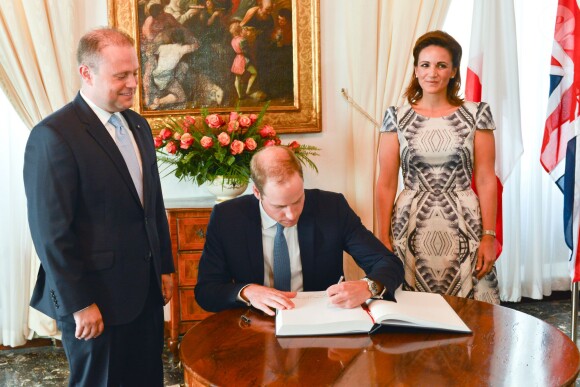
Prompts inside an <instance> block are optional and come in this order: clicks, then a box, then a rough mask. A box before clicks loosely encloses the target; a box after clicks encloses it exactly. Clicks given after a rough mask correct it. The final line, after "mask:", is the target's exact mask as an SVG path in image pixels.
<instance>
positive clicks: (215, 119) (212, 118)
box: [205, 114, 224, 129]
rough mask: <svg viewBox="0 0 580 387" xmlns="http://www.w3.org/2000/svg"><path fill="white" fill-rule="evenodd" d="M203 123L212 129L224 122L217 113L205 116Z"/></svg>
mask: <svg viewBox="0 0 580 387" xmlns="http://www.w3.org/2000/svg"><path fill="white" fill-rule="evenodd" d="M205 123H206V124H207V126H209V127H210V128H212V129H217V128H219V127H221V126H222V125H223V124H224V120H222V118H221V117H220V116H219V115H217V114H210V115H209V116H207V117H205Z"/></svg>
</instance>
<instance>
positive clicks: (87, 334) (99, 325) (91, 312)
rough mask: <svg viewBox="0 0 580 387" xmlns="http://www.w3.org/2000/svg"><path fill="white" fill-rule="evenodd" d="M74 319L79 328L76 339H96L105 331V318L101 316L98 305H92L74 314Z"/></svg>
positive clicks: (76, 331)
mask: <svg viewBox="0 0 580 387" xmlns="http://www.w3.org/2000/svg"><path fill="white" fill-rule="evenodd" d="M73 317H74V319H75V324H76V326H77V329H76V330H75V337H76V338H77V339H79V340H82V339H84V340H90V339H96V338H97V337H99V336H100V335H101V333H103V330H104V329H105V324H104V323H103V316H101V311H100V310H99V307H98V306H97V304H92V305H90V306H89V307H87V308H85V309H82V310H79V311H78V312H74V313H73Z"/></svg>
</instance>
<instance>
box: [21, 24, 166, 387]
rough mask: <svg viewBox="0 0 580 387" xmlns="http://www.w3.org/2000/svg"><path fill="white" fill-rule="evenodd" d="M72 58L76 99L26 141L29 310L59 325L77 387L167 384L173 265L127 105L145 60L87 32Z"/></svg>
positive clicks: (146, 130)
mask: <svg viewBox="0 0 580 387" xmlns="http://www.w3.org/2000/svg"><path fill="white" fill-rule="evenodd" d="M77 60H78V63H79V72H80V75H81V82H82V86H81V90H80V93H79V94H78V95H77V96H76V98H75V99H74V100H73V101H72V102H71V103H69V104H67V105H66V106H64V107H63V108H62V109H60V110H58V111H56V112H55V113H53V114H51V115H49V116H48V117H46V118H45V119H43V120H42V121H41V122H40V123H38V124H37V125H36V126H35V127H34V128H33V130H32V132H31V134H30V138H29V140H28V143H27V146H26V153H25V163H24V184H25V189H26V196H27V200H28V220H29V225H30V230H31V233H32V239H33V241H34V246H35V248H36V250H37V252H38V256H39V257H40V261H41V268H40V271H39V273H38V279H37V282H36V286H35V289H34V293H33V295H32V299H31V306H32V307H34V308H36V309H38V310H40V311H41V312H43V313H45V314H47V315H48V316H50V317H52V318H54V319H56V320H57V323H58V326H59V328H60V330H61V331H62V341H63V346H64V349H65V352H66V355H67V358H68V361H69V367H70V380H69V384H70V385H82V386H121V385H123V386H127V385H135V386H162V385H163V364H162V359H161V355H162V351H163V305H164V304H165V303H167V302H168V301H169V300H170V299H171V295H172V282H171V277H170V273H172V272H173V271H174V267H173V258H172V254H171V242H170V237H169V227H168V224H167V218H166V215H165V208H164V204H163V197H162V194H161V184H160V180H159V173H158V170H157V163H156V156H155V149H154V146H153V141H152V135H151V129H150V127H149V125H148V124H147V121H146V120H145V119H144V118H143V117H141V116H140V115H138V114H137V113H135V112H133V111H131V110H129V108H130V107H131V106H132V104H133V97H134V95H135V91H136V89H137V76H138V71H139V62H138V60H137V55H136V51H135V48H134V46H133V40H132V39H131V38H130V37H129V36H128V35H126V34H124V33H121V32H119V31H117V30H114V29H109V28H102V29H97V30H94V31H91V32H89V33H87V34H86V35H85V36H83V37H82V38H81V40H80V42H79V47H78V51H77Z"/></svg>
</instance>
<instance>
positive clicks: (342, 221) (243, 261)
mask: <svg viewBox="0 0 580 387" xmlns="http://www.w3.org/2000/svg"><path fill="white" fill-rule="evenodd" d="M305 194H306V198H305V203H304V210H303V212H302V214H301V215H300V219H299V220H298V243H299V245H300V256H301V259H302V275H303V280H304V291H318V290H326V289H327V288H328V287H329V286H330V285H332V284H336V282H337V281H338V279H339V278H340V276H341V275H343V251H346V252H347V253H349V254H350V255H351V256H352V257H353V258H354V259H355V261H356V262H357V264H358V265H359V266H360V267H361V268H362V269H363V270H364V271H365V273H366V274H367V275H368V277H369V278H372V279H374V280H377V281H379V282H381V283H382V284H384V285H385V286H386V288H387V294H386V296H385V297H386V298H391V299H392V297H393V292H394V290H395V289H396V288H397V287H398V286H399V285H400V284H401V282H402V280H403V275H404V272H403V264H402V262H401V260H400V259H399V258H397V257H396V256H395V255H394V254H393V253H392V252H390V251H389V250H388V249H387V248H386V247H385V246H384V245H383V244H382V243H381V242H380V241H379V240H378V239H377V238H376V237H375V236H374V235H373V234H372V233H371V232H370V231H369V230H367V229H366V228H365V227H364V226H363V224H362V223H361V221H360V218H359V217H358V216H357V215H356V214H355V213H354V211H353V210H352V209H351V208H350V207H349V205H348V203H347V201H346V199H345V198H344V196H343V195H341V194H338V193H332V192H326V191H320V190H305ZM251 283H253V284H263V283H264V257H263V252H262V225H261V218H260V208H259V202H258V200H257V199H256V198H255V197H254V196H253V195H246V196H243V197H240V198H237V199H233V200H229V201H227V202H224V203H221V204H218V205H217V206H215V207H214V209H213V211H212V214H211V218H210V221H209V225H208V228H207V236H206V243H205V246H204V250H203V253H202V256H201V260H200V263H199V274H198V281H197V285H196V287H195V298H196V300H197V302H198V304H199V305H200V306H201V307H202V308H204V309H205V310H208V311H212V312H217V311H220V310H224V309H228V308H235V307H240V306H243V304H242V303H241V302H239V301H237V296H238V293H239V291H240V289H241V288H242V287H244V286H245V285H247V284H251Z"/></svg>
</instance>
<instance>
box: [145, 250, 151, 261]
mask: <svg viewBox="0 0 580 387" xmlns="http://www.w3.org/2000/svg"><path fill="white" fill-rule="evenodd" d="M150 260H151V251H150V252H148V253H147V255H146V256H145V262H149V261H150Z"/></svg>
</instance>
